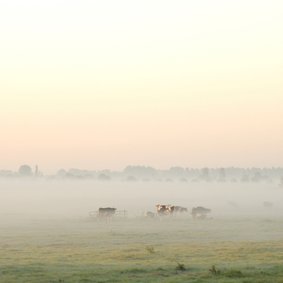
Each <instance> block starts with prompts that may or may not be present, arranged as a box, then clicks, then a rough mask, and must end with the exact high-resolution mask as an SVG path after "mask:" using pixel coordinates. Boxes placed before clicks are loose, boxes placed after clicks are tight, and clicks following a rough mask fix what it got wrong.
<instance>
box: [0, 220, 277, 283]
mask: <svg viewBox="0 0 283 283" xmlns="http://www.w3.org/2000/svg"><path fill="white" fill-rule="evenodd" d="M278 221H279V220H278ZM278 221H276V222H274V228H275V229H277V231H279V228H278V227H279V226H278ZM248 223H249V222H248V221H247V220H237V224H238V225H239V226H240V227H241V229H242V228H243V227H246V229H247V230H246V231H243V232H242V233H243V234H244V235H243V234H242V238H240V239H235V238H233V237H231V234H230V232H229V229H230V228H231V229H233V233H238V232H239V233H240V232H241V231H240V229H239V231H237V227H235V226H234V225H233V221H232V220H230V219H227V220H221V221H220V220H219V221H218V220H213V221H204V222H199V223H193V222H192V221H189V220H187V219H174V221H172V220H171V219H169V220H168V221H166V220H163V221H161V222H159V221H157V222H155V224H154V225H151V224H150V225H147V223H144V222H143V221H140V220H137V219H133V220H128V221H125V222H123V221H119V222H115V221H113V222H112V223H108V224H105V223H104V224H101V223H93V222H89V221H84V220H82V221H81V222H79V221H71V220H69V221H67V222H65V221H63V220H62V221H61V222H60V221H59V223H58V225H55V226H54V224H53V223H52V221H51V220H46V221H42V222H40V223H36V225H35V224H33V223H29V224H27V226H26V227H25V229H24V230H23V229H20V228H17V227H16V226H13V227H9V226H6V227H5V229H1V234H0V249H1V253H0V282H1V283H2V282H3V283H9V282H11V283H13V282H22V283H26V282H29V283H38V282H40V283H45V282H46V283H50V282H56V283H59V282H60V283H62V282H64V283H66V282H68V283H72V282H199V283H204V282H212V283H213V282H215V283H216V282H217V283H219V282H220V283H222V282H223V283H224V282H225V283H226V282H227V283H229V282H231V283H240V282H246V283H252V282H262V283H263V282H272V283H282V282H283V280H282V278H283V266H282V261H283V257H282V254H283V241H282V238H280V237H278V238H277V239H276V238H275V237H266V240H265V241H263V240H262V239H261V237H259V238H256V237H254V236H253V237H252V238H251V237H250V236H249V233H247V232H248V229H249V227H248ZM59 224H60V225H59ZM281 224H283V220H282V221H281ZM258 225H259V226H258V227H257V229H258V232H262V233H265V230H261V229H265V228H264V225H265V224H264V221H263V222H261V221H260V220H258ZM272 225H273V222H271V223H269V228H270V229H272V228H273V226H272ZM215 227H216V228H217V229H216V228H215ZM281 227H282V228H281V230H280V231H281V232H282V235H283V225H282V226H281ZM1 228H3V227H1ZM200 231H201V232H202V233H200ZM203 231H204V232H203ZM268 232H269V231H268ZM245 233H246V234H245ZM244 236H245V237H244ZM213 266H214V269H213V268H212V267H213ZM210 270H212V271H210ZM214 271H215V272H214Z"/></svg>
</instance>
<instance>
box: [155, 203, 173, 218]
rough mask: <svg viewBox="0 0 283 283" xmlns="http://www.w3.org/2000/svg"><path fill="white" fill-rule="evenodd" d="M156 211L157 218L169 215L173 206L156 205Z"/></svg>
mask: <svg viewBox="0 0 283 283" xmlns="http://www.w3.org/2000/svg"><path fill="white" fill-rule="evenodd" d="M156 211H157V214H158V215H159V216H164V215H170V214H172V213H173V211H174V206H172V205H168V204H157V205H156Z"/></svg>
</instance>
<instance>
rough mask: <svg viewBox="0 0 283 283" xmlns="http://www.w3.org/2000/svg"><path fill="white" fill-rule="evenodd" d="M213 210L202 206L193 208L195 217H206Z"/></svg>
mask: <svg viewBox="0 0 283 283" xmlns="http://www.w3.org/2000/svg"><path fill="white" fill-rule="evenodd" d="M210 212H211V209H209V208H205V207H202V206H198V207H194V208H193V209H192V216H193V218H194V219H205V218H206V216H207V214H208V213H210Z"/></svg>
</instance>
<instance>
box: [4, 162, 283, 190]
mask: <svg viewBox="0 0 283 283" xmlns="http://www.w3.org/2000/svg"><path fill="white" fill-rule="evenodd" d="M0 177H1V178H44V179H90V180H97V181H113V180H114V181H126V182H137V181H142V182H149V181H156V182H207V183H209V182H222V183H224V182H231V183H237V182H242V183H248V182H253V183H262V182H265V183H272V182H278V183H279V185H282V186H283V168H282V167H272V168H238V167H226V168H208V167H206V168H183V167H171V168H170V169H167V170H160V169H155V168H153V167H150V166H127V167H126V168H125V169H124V170H123V171H111V170H108V169H105V170H82V169H76V168H71V169H68V170H65V169H60V170H58V171H57V172H56V173H55V174H53V175H45V174H44V173H43V172H41V171H40V170H39V168H38V166H37V165H36V166H35V167H34V168H32V167H31V166H29V165H21V166H20V167H19V169H18V170H17V171H12V170H0Z"/></svg>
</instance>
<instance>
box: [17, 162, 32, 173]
mask: <svg viewBox="0 0 283 283" xmlns="http://www.w3.org/2000/svg"><path fill="white" fill-rule="evenodd" d="M18 173H19V174H20V175H21V176H32V169H31V167H30V166H29V165H26V164H25V165H21V166H20V168H19V171H18Z"/></svg>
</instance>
